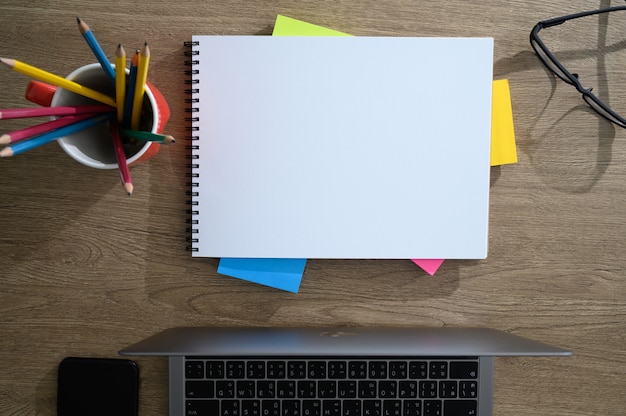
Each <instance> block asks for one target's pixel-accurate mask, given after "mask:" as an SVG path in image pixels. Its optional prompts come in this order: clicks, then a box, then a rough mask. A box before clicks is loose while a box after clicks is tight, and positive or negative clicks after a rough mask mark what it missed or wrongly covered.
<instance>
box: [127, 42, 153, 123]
mask: <svg viewBox="0 0 626 416" xmlns="http://www.w3.org/2000/svg"><path fill="white" fill-rule="evenodd" d="M149 65H150V48H149V47H148V42H146V43H144V45H143V48H141V52H140V53H139V63H138V64H137V80H136V81H135V94H134V97H133V111H132V115H131V119H130V128H131V129H133V130H139V122H140V121H141V108H142V107H143V96H144V93H145V90H146V81H147V79H148V66H149Z"/></svg>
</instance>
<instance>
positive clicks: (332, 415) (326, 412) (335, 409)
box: [322, 400, 341, 416]
mask: <svg viewBox="0 0 626 416" xmlns="http://www.w3.org/2000/svg"><path fill="white" fill-rule="evenodd" d="M322 416H341V401H340V400H323V401H322Z"/></svg>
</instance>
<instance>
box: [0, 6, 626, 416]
mask: <svg viewBox="0 0 626 416" xmlns="http://www.w3.org/2000/svg"><path fill="white" fill-rule="evenodd" d="M114 3H115V4H122V5H123V6H122V7H115V6H114V5H113V4H114ZM114 3H113V2H98V1H75V0H67V1H63V2H48V1H39V0H34V1H33V2H30V3H27V2H23V1H21V0H4V1H3V2H2V5H1V6H0V27H1V29H0V55H1V56H4V57H9V58H16V59H20V60H23V61H26V62H29V63H31V64H34V65H37V66H39V67H42V68H46V69H47V70H50V71H52V72H54V73H57V74H60V75H65V74H68V73H69V72H70V71H71V70H72V69H73V68H75V67H76V66H79V65H82V64H85V63H89V62H94V58H93V56H92V55H91V52H90V51H89V49H88V48H87V46H86V45H85V43H84V41H83V39H82V38H81V37H80V35H79V33H78V31H77V28H76V23H75V20H74V17H75V16H76V15H79V16H80V17H81V18H83V19H84V20H85V21H86V22H87V23H88V24H90V25H91V27H92V29H93V31H94V32H95V34H96V36H97V37H98V40H99V41H100V43H101V44H102V45H104V46H106V47H107V52H108V53H109V56H110V57H112V56H113V52H114V48H115V46H116V45H117V43H118V42H122V43H123V44H124V46H126V47H128V48H131V47H132V45H141V44H142V43H143V42H144V41H145V40H147V41H149V42H150V46H151V49H152V54H153V56H152V61H151V72H150V75H149V79H150V80H151V81H152V82H153V83H154V84H155V85H156V86H158V87H159V88H160V89H161V90H162V92H163V93H164V95H165V96H166V97H167V99H168V101H169V104H170V106H171V110H172V117H171V120H170V122H169V124H168V127H167V131H168V132H169V133H170V134H172V135H174V136H175V137H178V138H183V137H184V135H185V130H184V127H185V121H184V117H185V113H184V108H185V103H184V98H185V95H184V93H183V91H184V88H185V86H184V84H183V80H184V79H185V76H184V74H183V70H184V67H183V65H182V62H183V60H184V58H183V51H184V47H183V41H184V40H187V39H189V38H190V37H191V35H192V34H236V35H251V34H258V35H268V34H270V33H271V30H272V27H273V21H274V19H275V17H276V15H277V14H279V13H280V14H284V15H287V16H291V17H294V18H298V19H302V20H305V21H309V22H312V23H316V24H320V25H324V26H327V27H331V28H334V29H337V30H341V31H344V32H348V33H351V34H354V35H362V36H365V35H383V36H492V37H494V38H495V61H494V62H495V64H494V78H496V79H501V78H508V79H509V80H510V85H511V95H512V102H513V111H514V119H515V128H516V137H517V144H518V147H517V148H518V153H519V163H518V164H515V165H507V166H503V167H501V168H493V170H492V186H491V212H490V251H489V257H488V259H487V260H485V261H447V262H445V263H444V265H443V267H442V268H441V270H440V271H439V272H438V273H437V275H436V277H429V276H427V275H426V274H425V273H423V272H422V271H421V270H420V269H418V268H417V267H416V266H415V265H413V264H412V263H411V262H410V261H408V260H406V261H347V260H341V261H340V260H313V261H309V262H308V264H307V268H306V272H305V275H304V279H303V282H302V286H301V290H300V293H299V294H291V293H285V292H281V291H278V290H274V289H270V288H266V287H262V286H258V285H254V284H251V283H247V282H243V281H239V280H237V279H233V278H229V277H225V276H221V275H218V274H217V273H216V266H217V260H214V259H192V258H191V256H190V253H189V252H188V251H186V250H185V247H186V241H185V238H186V233H185V229H186V226H187V225H186V223H185V220H186V218H187V215H186V213H185V211H186V209H187V206H186V204H185V201H186V199H187V197H186V195H185V191H186V189H187V188H186V182H187V181H188V178H187V177H186V174H187V172H188V168H187V167H186V163H187V160H186V155H187V154H188V152H189V151H188V150H187V149H186V148H185V143H184V142H183V141H182V140H179V142H178V143H177V144H175V145H173V146H169V147H163V148H162V149H161V151H160V152H159V154H158V155H157V156H156V157H155V158H154V159H153V160H152V161H150V162H149V163H146V164H144V165H141V166H138V167H135V168H133V171H132V173H133V178H134V182H135V193H134V194H133V196H132V198H128V197H126V196H125V195H124V193H123V191H122V188H121V186H120V184H119V179H118V173H117V172H116V171H97V170H93V169H89V168H85V167H83V166H81V165H79V164H77V163H76V162H74V161H72V160H71V159H69V158H68V157H67V156H65V154H64V153H63V152H62V150H61V149H60V148H59V147H58V146H57V145H56V144H51V145H47V146H45V147H42V148H39V149H37V150H34V151H31V152H29V153H28V154H24V155H20V156H18V157H14V158H11V159H4V160H0V172H1V174H0V230H1V231H0V264H1V266H0V267H1V268H0V270H1V272H0V276H1V277H0V360H1V361H2V365H1V366H0V368H1V370H0V409H2V410H1V411H0V412H1V413H2V414H15V415H18V414H19V415H25V414H41V415H52V414H55V400H56V390H55V389H56V379H55V377H56V366H57V364H58V363H59V362H60V361H61V359H62V358H64V357H66V356H73V355H74V356H75V355H79V356H97V357H116V352H117V351H118V350H119V349H120V348H122V347H124V346H125V345H128V344H130V343H132V342H135V341H137V340H139V339H141V338H143V337H144V336H147V335H150V334H153V333H155V332H157V331H159V330H161V329H164V328H168V327H173V326H179V325H215V326H285V325H291V326H296V325H306V326H311V325H319V326H332V325H396V326H399V325H426V326H444V325H446V326H485V327H493V328H498V329H502V330H505V331H509V332H512V333H515V334H520V335H524V336H528V337H531V338H536V339H539V340H542V341H546V342H549V343H553V344H555V345H558V346H561V347H565V348H568V349H571V350H573V351H574V353H575V355H574V356H573V357H570V358H506V359H505V358H499V359H497V360H496V386H495V414H496V415H508V414H516V415H537V414H549V415H591V414H602V415H607V416H608V415H616V416H617V415H623V414H624V405H625V404H626V400H625V399H624V394H623V393H624V387H625V386H626V382H625V381H624V380H626V348H625V339H626V338H625V337H626V254H625V253H626V243H625V242H624V237H625V236H626V130H624V129H621V128H618V127H614V126H613V125H611V124H610V123H608V122H606V121H604V120H603V119H600V118H599V117H598V116H596V115H595V113H593V112H591V111H590V110H589V108H588V107H587V106H586V105H585V104H584V103H583V101H582V99H581V96H580V94H579V93H577V92H576V91H575V89H574V88H573V87H571V86H569V85H566V84H565V83H564V82H562V81H560V80H558V79H556V78H555V77H553V76H552V75H551V74H549V73H548V72H547V71H546V70H545V69H544V67H543V66H542V65H541V64H540V62H539V60H538V59H537V58H536V56H535V55H534V53H533V52H532V50H531V48H530V45H529V42H528V35H529V32H530V30H531V29H532V27H533V26H534V24H535V23H536V22H537V21H539V20H542V19H547V18H551V17H556V16H562V15H565V14H569V13H574V12H578V11H581V10H583V9H581V7H583V8H584V7H587V8H591V9H593V8H596V7H599V6H607V5H609V3H610V2H609V1H604V0H602V1H594V2H585V4H584V5H577V4H575V3H572V2H569V1H564V0H557V1H552V2H541V1H536V0H533V1H530V2H519V1H509V0H505V1H501V0H485V1H482V2H475V3H468V2H464V1H457V0H451V1H447V2H426V1H421V2H420V1H403V0H384V1H380V0H376V1H374V0H367V1H361V2H357V1H341V2H326V1H319V0H318V1H311V2H297V1H289V0H285V1H278V2H276V1H261V0H256V1H243V0H233V1H226V0H223V1H222V0H216V1H212V2H198V1H193V0H178V1H156V2H155V1H152V2H134V1H128V2H123V1H120V2H114ZM579 3H580V2H579ZM613 3H615V4H617V3H620V2H613ZM620 4H621V3H620ZM623 17H624V16H623ZM609 22H610V21H609ZM564 27H565V25H564ZM618 29H619V30H618ZM607 33H608V35H607ZM578 35H580V36H582V37H583V38H584V39H586V42H587V43H586V44H585V45H581V44H579V43H575V44H571V45H570V44H567V42H568V41H570V40H571V42H578V40H574V39H569V38H568V39H566V40H565V41H563V42H564V43H563V44H561V45H560V46H561V47H563V49H565V50H567V51H569V55H567V56H568V59H571V61H572V62H574V61H576V62H577V63H579V64H582V65H583V67H584V68H587V69H590V70H591V72H592V73H593V71H594V70H595V69H597V68H600V69H601V70H605V71H606V73H607V74H610V75H611V77H617V78H616V79H615V82H613V83H611V84H610V88H611V90H610V93H611V97H613V100H614V102H615V103H616V104H617V103H619V101H622V102H624V98H623V97H626V87H625V85H626V75H625V72H624V70H623V65H624V63H625V62H626V61H625V60H624V59H623V58H624V55H623V54H622V55H619V52H623V48H624V47H623V43H622V44H619V43H618V44H617V47H615V48H608V49H602V48H601V49H602V50H603V51H604V52H603V53H601V54H599V53H598V49H599V48H598V44H600V46H602V42H605V43H606V44H607V45H609V44H612V43H614V42H617V41H623V25H622V24H618V23H615V21H614V24H613V26H611V24H610V23H609V25H608V29H607V26H606V21H605V20H600V23H599V24H596V25H595V26H594V29H593V30H591V31H590V32H584V33H579V34H578ZM612 35H614V39H613V40H611V36H612ZM605 38H606V39H605ZM581 42H585V40H582V41H581ZM557 43H558V42H557ZM590 51H591V52H590ZM594 51H595V52H594ZM618 57H621V58H622V59H621V61H617V62H616V61H615V60H616V59H620V58H618ZM604 58H606V62H616V65H614V66H611V65H610V64H608V63H606V62H605V63H603V64H602V65H600V64H599V60H604ZM459 76H463V69H462V68H459ZM27 83H28V79H27V78H26V77H24V76H22V75H20V74H17V73H15V72H13V71H10V70H8V69H6V68H0V85H1V87H0V108H8V107H16V106H24V105H27V103H26V102H25V100H24V98H23V92H24V89H25V87H26V85H27ZM442 110H444V109H442ZM451 118H452V120H451V122H454V115H451ZM27 124H28V122H24V121H7V120H5V121H2V122H0V129H1V132H8V131H11V130H14V129H16V128H18V127H21V126H25V125H27ZM137 361H138V363H139V365H140V369H141V393H140V396H141V397H140V414H141V415H153V414H154V415H157V414H160V415H163V414H166V412H167V393H166V392H167V384H166V380H167V365H166V360H165V359H160V358H149V359H138V360H137Z"/></svg>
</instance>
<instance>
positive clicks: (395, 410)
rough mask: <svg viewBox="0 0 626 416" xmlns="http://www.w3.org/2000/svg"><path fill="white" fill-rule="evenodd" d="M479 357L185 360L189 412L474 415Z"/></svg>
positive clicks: (190, 415)
mask: <svg viewBox="0 0 626 416" xmlns="http://www.w3.org/2000/svg"><path fill="white" fill-rule="evenodd" d="M477 412H478V358H476V357H470V358H459V357H454V358H445V357H430V358H422V357H419V358H415V357H412V358H406V359H398V358H392V359H385V358H379V357H376V358H361V357H359V358H356V359H355V358H349V359H346V358H328V357H325V358H306V357H297V358H290V359H288V360H281V359H277V358H245V359H244V358H241V357H239V358H225V359H218V360H216V359H215V358H213V357H186V358H185V415H186V416H204V415H207V416H452V415H453V416H476V415H477Z"/></svg>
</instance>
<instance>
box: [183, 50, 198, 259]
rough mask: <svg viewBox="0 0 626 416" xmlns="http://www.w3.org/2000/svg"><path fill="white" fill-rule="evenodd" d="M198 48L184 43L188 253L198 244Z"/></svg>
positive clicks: (196, 249) (195, 249) (194, 249)
mask: <svg viewBox="0 0 626 416" xmlns="http://www.w3.org/2000/svg"><path fill="white" fill-rule="evenodd" d="M197 46H198V42H193V41H189V42H185V47H187V48H188V49H187V50H186V51H185V57H187V59H185V65H186V66H188V67H189V68H188V69H186V70H185V74H186V75H187V79H185V84H186V85H187V88H185V94H188V95H189V97H187V98H185V103H186V104H188V105H187V106H186V108H185V112H186V113H187V116H186V117H185V122H186V124H187V126H186V127H185V130H186V131H187V132H188V134H187V135H186V136H185V140H186V141H187V143H188V144H187V145H186V146H185V148H186V149H187V150H188V151H189V160H190V163H189V165H188V168H189V173H188V174H187V175H188V177H189V178H190V181H189V182H188V183H187V189H188V190H187V196H189V200H188V201H187V205H189V209H188V210H187V215H188V219H187V224H189V227H188V228H187V234H188V237H187V250H189V251H198V248H197V247H196V244H197V243H198V237H197V234H198V229H197V228H196V226H197V225H198V215H199V211H198V191H197V190H196V188H197V187H198V177H199V173H198V168H199V158H200V156H199V152H198V150H199V149H200V144H199V136H198V131H199V127H197V122H198V121H199V117H198V114H197V113H198V111H199V109H198V107H197V104H198V103H199V100H200V99H199V98H198V93H199V85H198V84H199V82H200V80H199V79H198V77H197V75H198V69H197V65H198V55H199V52H198V51H197V50H196V49H195V47H197Z"/></svg>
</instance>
